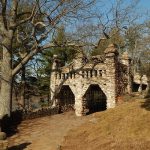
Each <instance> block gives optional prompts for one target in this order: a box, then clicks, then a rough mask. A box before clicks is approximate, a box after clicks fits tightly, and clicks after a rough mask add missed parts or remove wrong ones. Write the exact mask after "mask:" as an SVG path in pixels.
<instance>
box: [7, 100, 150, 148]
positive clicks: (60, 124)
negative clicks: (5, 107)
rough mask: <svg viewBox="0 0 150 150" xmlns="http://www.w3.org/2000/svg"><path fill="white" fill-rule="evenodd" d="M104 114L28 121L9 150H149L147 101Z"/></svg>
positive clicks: (149, 105) (130, 102)
mask: <svg viewBox="0 0 150 150" xmlns="http://www.w3.org/2000/svg"><path fill="white" fill-rule="evenodd" d="M127 101H128V102H124V103H123V104H121V105H119V106H117V107H115V108H113V109H109V110H106V111H103V112H97V113H94V114H91V115H88V116H85V117H76V116H75V114H74V112H67V113H64V114H59V115H54V116H49V117H43V118H38V119H34V120H27V121H24V122H22V123H21V124H20V125H19V127H18V130H19V132H18V133H17V134H15V135H13V136H11V137H10V138H9V139H8V140H9V150H149V149H150V99H149V100H143V99H137V98H134V99H131V98H130V97H128V100H127Z"/></svg>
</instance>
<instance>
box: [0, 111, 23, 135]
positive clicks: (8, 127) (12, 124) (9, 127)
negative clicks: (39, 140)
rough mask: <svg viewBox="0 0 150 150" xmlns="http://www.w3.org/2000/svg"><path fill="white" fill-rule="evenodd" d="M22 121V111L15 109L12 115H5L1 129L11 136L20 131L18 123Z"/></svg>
mask: <svg viewBox="0 0 150 150" xmlns="http://www.w3.org/2000/svg"><path fill="white" fill-rule="evenodd" d="M21 121H22V113H21V112H20V111H15V112H13V113H12V114H11V116H8V115H5V116H4V117H3V119H2V120H0V124H1V129H2V131H3V132H5V133H6V134H7V137H10V136H12V135H14V134H16V133H17V132H18V129H17V127H18V125H19V124H20V123H21Z"/></svg>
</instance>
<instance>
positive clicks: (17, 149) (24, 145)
mask: <svg viewBox="0 0 150 150" xmlns="http://www.w3.org/2000/svg"><path fill="white" fill-rule="evenodd" d="M30 144H31V143H29V142H28V143H22V144H19V145H16V146H12V147H10V148H8V150H23V149H25V148H27V146H28V145H30Z"/></svg>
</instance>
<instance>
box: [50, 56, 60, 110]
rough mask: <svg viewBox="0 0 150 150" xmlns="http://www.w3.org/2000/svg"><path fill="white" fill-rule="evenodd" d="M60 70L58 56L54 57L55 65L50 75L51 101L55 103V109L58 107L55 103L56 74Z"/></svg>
mask: <svg viewBox="0 0 150 150" xmlns="http://www.w3.org/2000/svg"><path fill="white" fill-rule="evenodd" d="M57 69H58V57H57V55H54V56H53V64H52V71H51V75H50V100H51V101H52V103H53V107H54V106H55V105H56V103H55V90H56V74H57Z"/></svg>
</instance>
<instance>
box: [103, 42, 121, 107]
mask: <svg viewBox="0 0 150 150" xmlns="http://www.w3.org/2000/svg"><path fill="white" fill-rule="evenodd" d="M104 53H105V57H106V59H105V64H106V66H107V68H106V76H107V80H108V83H107V89H108V91H107V93H108V94H107V108H113V107H115V105H116V98H117V79H116V76H117V75H116V70H117V62H118V55H119V53H118V50H117V46H116V45H115V44H110V45H108V47H107V48H106V50H105V51H104Z"/></svg>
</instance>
